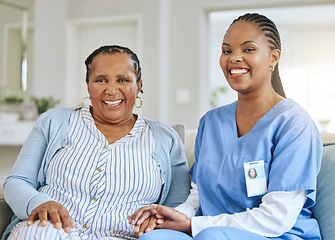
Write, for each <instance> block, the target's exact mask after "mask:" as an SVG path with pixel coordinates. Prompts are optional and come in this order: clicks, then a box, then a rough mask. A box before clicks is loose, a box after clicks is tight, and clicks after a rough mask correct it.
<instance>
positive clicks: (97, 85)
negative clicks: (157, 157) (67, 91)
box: [87, 53, 142, 124]
mask: <svg viewBox="0 0 335 240" xmlns="http://www.w3.org/2000/svg"><path fill="white" fill-rule="evenodd" d="M133 66H134V62H133V61H132V59H131V58H130V56H129V55H128V54H127V53H112V54H109V53H102V54H98V55H96V56H95V57H94V59H93V61H92V64H91V65H90V69H91V70H90V73H89V77H88V83H87V88H88V92H89V95H90V99H91V103H92V109H93V110H92V116H93V118H94V120H95V121H99V122H101V123H112V124H117V123H124V122H127V121H129V120H130V119H131V118H133V108H134V104H135V100H136V97H137V95H138V93H139V92H140V90H141V82H142V80H141V81H139V82H138V83H137V82H136V78H137V77H136V74H135V72H134V67H133Z"/></svg>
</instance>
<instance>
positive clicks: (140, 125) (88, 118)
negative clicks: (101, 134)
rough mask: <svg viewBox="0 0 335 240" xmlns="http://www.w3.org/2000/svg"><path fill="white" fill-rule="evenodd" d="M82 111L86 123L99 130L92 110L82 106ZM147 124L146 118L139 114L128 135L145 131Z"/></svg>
mask: <svg viewBox="0 0 335 240" xmlns="http://www.w3.org/2000/svg"><path fill="white" fill-rule="evenodd" d="M80 112H81V115H82V117H83V120H84V123H85V125H86V126H87V127H88V128H89V129H92V128H93V129H95V130H97V127H96V125H95V122H94V119H93V117H92V114H91V112H90V110H89V109H87V108H81V109H80ZM145 125H146V123H145V120H144V119H143V117H142V116H140V115H137V120H136V122H135V124H134V126H133V128H132V129H131V130H130V132H129V135H127V136H135V135H137V134H139V133H141V132H143V130H144V128H145ZM93 129H92V130H93ZM94 132H95V131H94Z"/></svg>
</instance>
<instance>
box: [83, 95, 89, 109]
mask: <svg viewBox="0 0 335 240" xmlns="http://www.w3.org/2000/svg"><path fill="white" fill-rule="evenodd" d="M86 99H90V97H84V99H83V101H81V106H82V107H83V108H86V109H90V108H91V107H92V106H91V104H89V105H88V107H87V106H85V100H86Z"/></svg>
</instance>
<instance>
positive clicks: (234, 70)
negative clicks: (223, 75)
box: [230, 69, 248, 75]
mask: <svg viewBox="0 0 335 240" xmlns="http://www.w3.org/2000/svg"><path fill="white" fill-rule="evenodd" d="M247 72H248V70H247V69H232V70H230V73H231V74H232V75H235V74H240V75H241V74H244V73H247Z"/></svg>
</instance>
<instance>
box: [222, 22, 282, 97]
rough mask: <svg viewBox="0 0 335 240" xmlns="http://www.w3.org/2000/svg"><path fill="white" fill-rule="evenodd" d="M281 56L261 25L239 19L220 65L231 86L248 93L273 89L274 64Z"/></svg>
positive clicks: (227, 38)
mask: <svg viewBox="0 0 335 240" xmlns="http://www.w3.org/2000/svg"><path fill="white" fill-rule="evenodd" d="M279 58H280V51H279V50H278V49H275V50H272V51H271V50H270V47H269V43H268V40H267V38H266V36H265V35H264V34H263V32H262V31H261V30H260V29H259V27H258V26H256V25H255V24H254V23H250V22H246V21H238V22H235V23H234V24H232V25H231V26H230V27H229V29H228V31H227V33H226V35H225V37H224V39H223V43H222V54H221V57H220V66H221V69H222V71H223V73H224V75H225V77H226V79H227V81H228V83H229V85H230V86H231V88H232V89H234V90H235V91H237V92H238V93H241V94H246V93H250V92H253V91H256V90H260V89H265V88H269V87H270V88H272V85H271V73H272V72H271V71H270V66H272V67H274V66H275V65H276V64H277V63H278V61H279Z"/></svg>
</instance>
